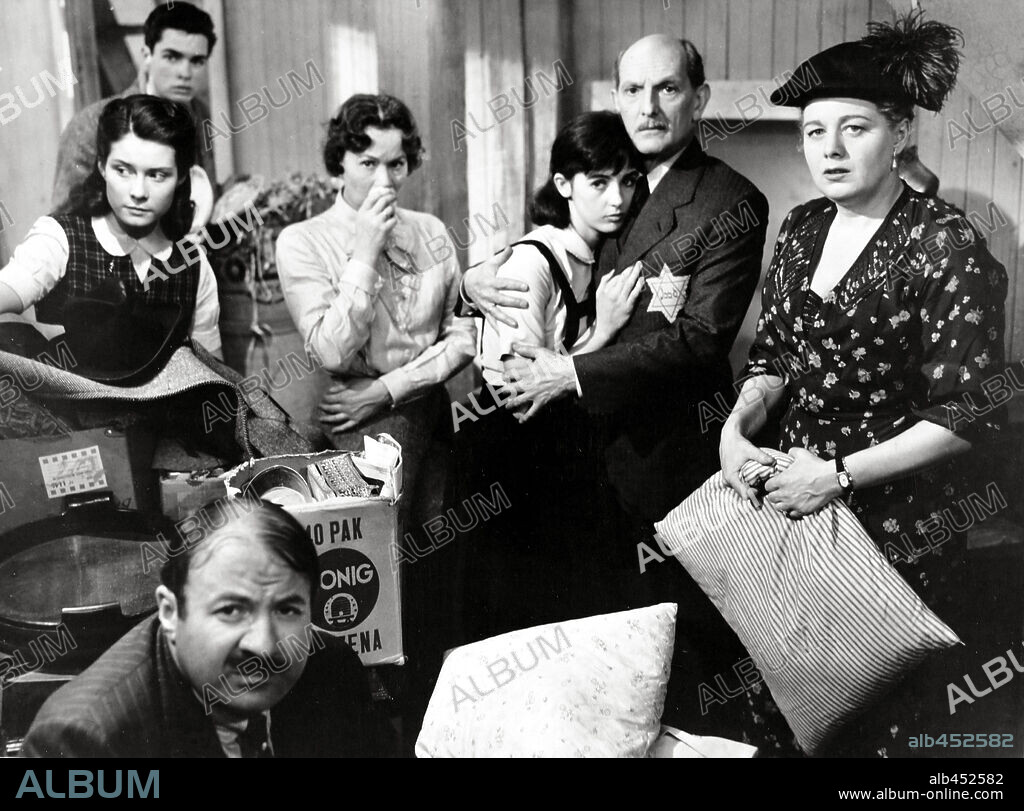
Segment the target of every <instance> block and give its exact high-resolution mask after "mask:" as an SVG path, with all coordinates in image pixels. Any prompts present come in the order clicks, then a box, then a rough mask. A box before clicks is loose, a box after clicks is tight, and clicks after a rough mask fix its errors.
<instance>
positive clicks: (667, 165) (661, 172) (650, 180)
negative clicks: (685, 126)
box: [647, 146, 686, 194]
mask: <svg viewBox="0 0 1024 811" xmlns="http://www.w3.org/2000/svg"><path fill="white" fill-rule="evenodd" d="M685 151H686V147H685V146H684V147H683V148H682V149H680V150H679V151H678V152H676V153H675V154H674V155H671V156H669V157H668V158H666V159H665V160H663V161H662V162H661V163H659V164H658V165H657V166H655V167H654V168H653V169H651V171H649V172H648V173H647V188H648V189H649V190H650V192H651V194H654V189H655V187H656V186H657V185H658V184H659V183H661V179H662V178H663V177H665V175H667V174H668V170H669V169H671V168H672V164H673V163H675V162H676V161H677V160H679V156H680V155H682V154H683V153H684V152H685Z"/></svg>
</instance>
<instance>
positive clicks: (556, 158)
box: [529, 111, 643, 228]
mask: <svg viewBox="0 0 1024 811" xmlns="http://www.w3.org/2000/svg"><path fill="white" fill-rule="evenodd" d="M626 166H629V167H631V168H633V169H636V170H637V171H638V172H643V157H642V156H641V155H640V153H639V152H637V150H636V147H635V146H633V142H632V141H631V140H630V138H629V133H628V132H626V127H625V126H624V125H623V123H622V119H621V118H619V116H618V115H616V114H615V113H612V112H607V111H602V112H598V113H583V115H580V116H577V117H576V118H574V119H573V120H572V121H570V122H569V123H568V124H566V125H565V126H564V127H562V129H561V130H560V131H559V133H558V135H556V136H555V142H554V143H553V144H552V145H551V162H550V163H549V164H548V180H547V182H546V183H545V184H544V185H543V186H541V187H540V188H539V189H537V191H536V192H535V193H534V195H533V200H532V202H531V203H530V212H529V213H530V219H531V220H532V221H533V222H534V223H536V224H537V225H554V226H555V227H557V228H567V227H568V226H569V201H568V200H566V199H565V198H564V197H562V195H561V194H559V193H558V188H557V187H556V186H555V179H554V178H555V175H556V174H561V175H564V176H565V177H567V178H570V179H571V178H572V177H573V176H575V175H576V174H578V173H580V172H583V174H589V173H590V172H600V171H603V170H607V169H610V170H611V171H613V172H616V173H617V172H619V171H621V170H622V169H623V167H626Z"/></svg>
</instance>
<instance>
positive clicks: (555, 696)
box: [416, 603, 676, 757]
mask: <svg viewBox="0 0 1024 811" xmlns="http://www.w3.org/2000/svg"><path fill="white" fill-rule="evenodd" d="M675 625H676V606H675V604H674V603H662V604H661V605H654V606H649V607H647V608H638V609H636V610H633V611H622V612H620V613H617V614H603V615H600V616H595V617H587V618H585V619H578V620H571V621H568V622H560V623H555V624H552V625H539V626H537V627H535V628H527V629H526V630H522V631H513V632H512V633H508V634H502V635H501V636H495V637H491V638H490V639H485V640H482V641H480V642H474V643H473V644H471V645H465V646H463V647H461V648H458V649H456V650H454V651H452V653H451V654H450V655H449V656H448V658H447V659H446V660H445V663H444V666H443V667H442V668H441V674H440V676H439V677H438V680H437V686H436V687H435V688H434V693H433V695H432V696H431V697H430V704H429V706H428V707H427V713H426V716H425V717H424V719H423V728H422V730H421V731H420V735H419V738H418V739H417V741H416V754H417V755H418V756H419V757H645V756H646V755H647V753H648V750H649V749H650V748H651V745H652V744H653V743H654V741H655V739H656V738H657V737H658V733H659V730H660V728H661V725H660V719H661V713H662V710H663V709H664V704H665V689H666V687H667V685H668V677H669V670H670V667H671V663H672V647H673V645H674V643H675Z"/></svg>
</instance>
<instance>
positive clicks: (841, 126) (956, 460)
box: [720, 15, 1007, 755]
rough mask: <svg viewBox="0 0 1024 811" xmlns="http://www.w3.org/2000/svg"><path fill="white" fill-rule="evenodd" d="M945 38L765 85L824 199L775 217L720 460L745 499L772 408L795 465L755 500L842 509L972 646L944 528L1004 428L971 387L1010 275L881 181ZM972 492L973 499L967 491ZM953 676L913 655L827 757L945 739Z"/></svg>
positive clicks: (928, 209)
mask: <svg viewBox="0 0 1024 811" xmlns="http://www.w3.org/2000/svg"><path fill="white" fill-rule="evenodd" d="M958 40H959V32H957V31H956V30H955V29H950V28H948V27H947V26H944V25H941V24H939V23H935V22H922V21H921V20H920V17H919V16H917V15H915V16H913V17H911V18H908V19H906V20H902V21H900V22H899V23H897V25H896V26H895V27H892V26H883V25H877V24H872V25H871V35H870V36H868V37H865V38H864V39H863V40H860V41H858V42H849V43H843V44H841V45H837V46H835V47H833V48H830V49H828V50H826V51H823V52H822V53H819V54H817V55H816V56H813V57H811V59H809V60H808V61H807V62H804V63H803V64H802V65H800V67H799V68H798V69H797V71H796V73H795V74H794V76H793V79H791V81H790V82H789V83H787V84H786V85H784V86H783V87H781V88H779V90H778V91H776V93H775V94H773V97H772V101H773V102H774V103H776V104H784V105H788V106H797V107H800V108H801V109H802V118H801V133H802V143H803V152H804V157H805V159H806V161H807V165H808V168H809V169H810V172H811V175H812V178H813V180H814V183H815V185H816V186H817V187H818V189H819V190H820V191H821V192H822V194H823V195H824V196H823V197H821V198H819V199H816V200H812V201H811V202H809V203H806V204H804V205H801V206H798V207H797V208H795V209H794V210H793V211H791V212H790V213H789V215H788V216H787V217H786V220H785V222H784V223H783V226H782V229H781V232H780V234H779V237H778V241H777V243H776V247H775V254H774V257H773V259H772V263H771V266H770V268H769V270H768V273H767V276H766V278H765V282H764V289H763V292H762V300H761V306H762V314H761V317H760V319H759V321H758V325H757V336H756V339H755V342H754V345H753V347H752V349H751V353H750V360H749V364H748V367H747V374H748V375H750V377H749V379H747V380H746V381H745V383H744V385H743V388H742V390H741V393H740V397H739V401H738V403H737V405H736V408H735V409H734V410H733V413H732V414H731V415H730V418H729V420H728V421H727V423H726V425H725V427H724V429H723V432H722V442H721V451H720V452H721V461H722V470H723V475H724V476H725V479H726V481H728V482H729V484H730V485H731V486H732V487H733V488H734V489H736V490H737V492H739V493H740V494H741V495H743V496H744V497H746V498H748V499H750V500H751V501H752V502H755V503H757V495H756V492H755V490H754V488H753V487H752V486H751V484H750V483H748V482H746V481H744V480H743V479H742V478H741V477H740V475H739V470H740V467H741V466H742V465H743V464H744V463H745V462H746V461H747V460H749V459H754V460H756V461H758V462H761V463H764V464H769V465H770V464H771V462H772V460H771V457H769V456H767V455H766V454H764V453H763V452H762V451H760V450H758V448H757V447H756V446H755V445H754V444H753V443H752V442H751V438H753V437H754V436H755V435H756V434H757V433H758V432H759V431H760V430H762V429H763V428H764V427H765V426H767V425H769V424H774V423H773V422H770V421H771V420H774V418H776V417H778V419H779V425H780V435H779V447H780V449H782V450H788V452H789V453H790V455H792V456H793V457H794V459H795V461H794V463H793V465H792V466H791V467H789V469H788V470H786V471H785V472H784V473H781V474H779V475H777V476H774V477H773V478H771V479H770V480H769V481H768V483H767V485H766V488H765V489H766V490H767V494H766V496H765V504H766V505H767V507H769V508H772V509H776V510H779V511H780V512H782V513H784V514H786V515H788V516H789V517H791V518H793V519H794V520H796V519H799V518H800V517H801V516H803V515H807V514H810V513H813V512H815V511H817V510H819V509H820V508H821V507H822V506H824V505H825V504H827V503H828V502H829V501H831V500H832V499H834V498H844V499H846V500H847V501H848V503H849V504H850V506H851V508H852V509H853V511H854V513H855V514H856V515H857V517H858V518H859V520H860V521H861V522H862V524H863V525H864V526H865V528H866V529H867V531H868V534H869V535H871V537H872V538H873V539H874V540H875V542H876V543H877V544H878V546H879V548H881V549H882V550H883V551H884V552H885V553H886V555H887V557H888V558H889V559H890V560H891V561H892V562H893V564H894V566H895V567H896V568H897V570H898V571H899V572H900V573H901V574H902V575H903V577H904V578H905V579H906V580H907V582H908V583H909V584H910V586H911V587H912V588H913V589H914V590H915V591H916V592H917V593H918V594H919V595H920V596H921V598H922V599H923V600H924V602H925V603H926V604H927V605H928V606H929V607H930V608H931V609H932V610H933V611H935V612H936V613H937V614H938V615H939V616H940V617H941V618H943V619H944V620H945V621H946V622H947V623H948V624H949V625H950V626H951V627H952V628H953V629H954V630H955V631H957V633H958V634H959V635H960V636H961V638H962V639H964V641H965V642H966V643H967V650H970V648H971V637H972V633H973V632H974V630H975V628H976V627H977V620H976V618H975V617H973V616H972V610H971V609H972V603H974V601H973V599H972V595H966V594H964V593H963V592H962V590H960V589H958V581H959V579H960V577H961V576H962V574H963V567H964V562H965V559H964V552H965V545H964V540H965V534H964V532H958V531H957V529H956V527H957V526H959V527H961V529H965V521H966V518H965V516H964V515H963V513H962V512H961V508H962V507H963V504H962V503H961V502H960V501H959V499H961V498H963V497H965V496H967V495H968V494H969V493H971V492H972V491H973V490H978V489H979V488H978V481H980V480H978V481H975V482H973V483H969V482H968V481H967V476H966V470H967V466H966V465H965V460H964V459H963V457H962V456H961V454H964V453H967V452H969V451H972V450H976V449H977V447H978V445H979V444H980V443H982V442H983V441H985V440H987V439H991V437H992V436H993V435H995V434H997V433H998V431H999V428H1000V423H1001V422H1002V420H1003V412H1002V411H1001V410H1000V409H998V408H996V409H987V404H988V401H989V398H988V397H987V396H986V394H985V391H986V390H985V388H984V385H985V382H986V381H988V380H990V379H991V378H992V377H993V375H995V374H997V373H998V372H999V371H1000V370H1001V367H1002V362H1003V334H1004V329H1003V325H1004V315H1003V302H1004V300H1005V297H1006V291H1007V277H1006V272H1005V270H1004V268H1003V267H1002V265H1000V264H999V262H997V261H996V260H995V259H994V258H993V257H992V255H991V254H990V253H989V251H988V249H987V248H986V246H985V241H984V239H983V238H982V237H981V236H980V235H979V234H978V232H977V231H976V230H975V228H974V227H973V226H972V224H971V223H970V222H969V221H968V220H967V219H966V218H965V217H964V216H963V214H962V212H960V211H959V210H958V209H957V208H955V207H954V206H952V205H950V204H949V203H946V202H944V201H942V200H940V199H938V198H935V197H928V196H925V195H922V194H920V193H918V192H916V191H913V190H912V189H911V188H909V187H908V186H907V185H905V184H904V183H903V182H902V181H901V180H900V176H899V172H898V171H897V163H898V157H899V153H900V152H901V151H902V150H903V149H904V148H905V147H906V146H907V142H908V140H909V135H910V122H911V119H912V117H913V108H914V105H915V104H916V105H918V106H921V107H924V108H925V109H928V110H933V111H937V110H938V109H939V108H940V107H941V105H942V102H943V100H944V99H945V97H946V95H947V94H948V93H949V91H950V90H951V89H952V86H953V84H954V82H955V79H956V71H957V66H958V54H957V50H956V43H957V41H958ZM972 406H974V407H975V408H973V409H972ZM986 409H987V413H984V414H982V413H981V412H982V411H986ZM986 481H987V480H986ZM972 484H973V486H972ZM979 495H980V496H981V497H982V498H988V496H987V494H986V490H985V487H984V483H983V484H982V486H981V488H980V491H979ZM974 613H977V612H974ZM989 658H990V657H989ZM967 661H971V662H973V661H975V660H974V659H968V660H967ZM982 661H984V658H982V659H980V660H977V665H976V666H975V668H974V669H975V670H977V669H978V666H980V663H981V662H982ZM964 666H965V665H964V659H963V653H962V652H958V653H954V654H953V655H951V656H940V657H936V659H934V660H932V661H931V662H929V663H926V664H925V665H924V666H922V667H921V668H919V669H918V670H917V671H915V673H914V674H913V675H912V676H911V677H909V678H908V679H907V680H906V681H905V682H904V684H903V686H901V687H900V688H898V689H897V690H896V691H895V692H894V693H893V694H891V695H890V696H889V697H888V698H886V699H884V700H883V701H882V702H881V703H880V704H879V705H876V707H874V708H873V709H872V710H869V711H868V713H867V714H866V715H865V716H863V717H862V718H861V719H860V720H859V721H855V722H854V723H853V724H852V725H850V727H849V728H847V729H846V730H844V732H843V733H842V734H841V736H840V738H839V739H837V740H836V742H835V745H834V746H833V749H832V753H833V754H882V755H886V754H889V755H892V754H895V753H896V752H900V753H903V752H905V751H906V749H907V744H908V740H909V737H910V736H913V735H918V734H921V733H930V732H932V731H933V730H938V731H948V729H949V727H950V721H959V720H961V719H962V718H963V714H962V713H961V719H956V718H955V717H954V718H952V719H951V718H950V714H949V710H948V706H947V695H946V691H945V684H946V683H947V682H949V681H953V680H954V679H956V678H961V677H962V674H963V673H964V672H965V670H964V669H961V668H963V667H964ZM754 702H755V703H757V702H758V699H754ZM760 709H761V710H764V709H765V708H764V707H763V706H762V707H761V708H760ZM761 715H762V716H763V712H762V713H761ZM929 719H932V720H931V723H929ZM761 720H763V718H762V719H761ZM906 753H907V754H912V752H909V751H906ZM924 754H926V755H934V754H935V753H934V752H930V751H929V752H925V753H924ZM940 754H941V753H940Z"/></svg>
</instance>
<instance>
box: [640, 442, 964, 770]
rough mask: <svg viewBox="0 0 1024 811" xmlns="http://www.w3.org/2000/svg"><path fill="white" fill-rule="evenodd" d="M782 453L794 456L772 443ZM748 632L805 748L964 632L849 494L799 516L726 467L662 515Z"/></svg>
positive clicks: (711, 590) (711, 591)
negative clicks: (755, 497)
mask: <svg viewBox="0 0 1024 811" xmlns="http://www.w3.org/2000/svg"><path fill="white" fill-rule="evenodd" d="M765 451H766V452H767V453H770V454H771V455H772V456H774V457H775V458H776V459H778V460H779V463H780V464H779V467H780V469H781V468H783V467H785V466H788V464H789V463H790V462H791V461H792V460H791V459H790V457H788V456H786V455H785V454H781V453H779V452H778V451H774V450H771V449H765ZM655 529H656V530H657V532H658V535H659V536H660V537H661V538H662V541H663V543H664V545H665V546H666V547H667V548H669V549H671V550H672V553H673V554H674V555H675V556H676V557H677V558H678V559H679V561H680V562H681V563H682V564H683V566H685V567H686V570H687V571H688V572H689V573H690V575H691V576H692V577H693V579H694V580H696V581H697V583H698V584H700V587H701V588H702V589H703V590H704V592H705V593H706V594H707V595H708V597H709V598H710V599H711V601H712V602H713V603H714V604H715V606H716V607H717V608H718V610H719V611H720V612H721V613H722V616H723V617H725V619H726V621H727V622H728V623H729V625H730V626H731V627H732V629H733V630H734V631H735V632H736V635H737V636H738V637H739V638H740V640H741V641H742V642H743V644H744V645H745V646H746V648H747V651H748V652H749V653H750V656H751V658H752V659H753V660H754V662H755V663H756V664H757V666H758V669H759V670H760V671H761V675H762V676H763V677H764V681H765V683H766V684H767V685H768V689H769V690H770V691H771V694H772V696H773V697H774V698H775V701H776V703H777V704H778V705H779V709H780V710H782V713H783V715H785V717H786V720H787V721H788V722H789V726H790V727H791V728H792V730H793V732H794V733H795V734H796V737H797V741H798V742H799V743H800V745H801V747H803V749H804V750H805V751H807V752H809V753H811V754H814V753H815V752H817V751H819V750H820V748H821V747H822V745H823V744H824V743H825V742H826V741H827V739H828V737H829V736H830V735H831V734H832V733H833V732H835V731H836V730H838V728H839V727H840V726H842V725H843V724H844V723H846V722H847V721H849V720H851V719H852V718H853V717H854V716H856V715H858V714H859V713H860V712H861V711H863V710H864V709H866V708H867V707H868V706H870V705H871V704H872V703H873V702H874V701H875V700H877V699H878V698H879V697H880V696H881V695H882V694H883V693H884V692H885V691H886V690H888V689H889V688H890V687H892V686H893V685H894V684H895V683H896V682H897V681H899V679H900V678H901V677H902V676H903V674H905V673H906V672H908V671H909V670H911V669H912V668H914V667H915V666H916V665H917V664H919V663H920V662H921V661H922V660H924V658H925V657H927V656H928V655H929V654H930V653H932V652H934V651H938V650H941V649H943V648H947V647H951V646H953V645H955V644H958V643H959V642H960V639H959V638H958V637H957V635H956V634H955V633H953V631H952V630H950V628H949V626H947V625H946V624H945V623H944V622H943V621H942V620H940V619H939V618H938V617H937V616H936V615H935V614H934V613H933V612H932V611H931V609H929V608H928V607H927V606H926V605H925V604H924V603H923V602H922V601H921V598H919V597H918V596H917V595H916V594H915V593H914V592H913V590H912V589H911V588H910V586H908V585H907V584H906V582H904V580H903V578H902V577H900V575H899V574H898V573H897V572H896V570H895V569H893V568H892V566H890V565H889V563H888V561H886V559H885V556H884V555H883V554H882V553H881V552H880V551H879V550H878V548H877V547H876V546H875V544H874V543H872V541H871V538H870V537H869V536H868V534H867V532H866V531H865V530H864V528H863V527H862V526H861V525H860V523H859V522H858V521H857V519H856V517H855V516H854V514H853V512H852V511H851V510H850V508H849V507H847V506H846V504H845V503H844V502H842V501H840V500H838V499H837V500H835V501H832V502H831V503H830V504H828V505H826V506H825V507H824V508H823V509H822V510H820V511H819V512H818V513H817V514H815V515H810V516H806V517H804V518H801V519H799V520H791V519H789V518H787V517H786V516H784V515H782V514H781V513H779V512H778V511H776V510H773V509H771V508H770V507H767V506H765V507H763V508H762V509H760V510H756V509H755V508H754V507H753V506H752V505H751V504H750V503H749V502H747V501H746V500H744V499H743V498H741V497H740V496H739V495H738V494H737V493H736V492H735V491H734V490H733V489H732V488H731V487H729V485H728V484H726V483H725V480H724V479H723V478H722V474H721V473H716V474H715V475H714V476H712V477H711V478H710V479H708V480H707V481H706V482H705V483H704V484H703V485H701V486H700V488H698V489H697V490H696V491H695V492H694V493H692V494H691V495H690V496H689V497H687V498H686V500H685V501H683V503H682V504H680V505H679V506H678V507H676V508H675V509H674V510H673V511H672V512H670V513H669V514H668V515H667V516H665V519H664V520H663V521H661V522H660V523H659V524H656V525H655Z"/></svg>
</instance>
